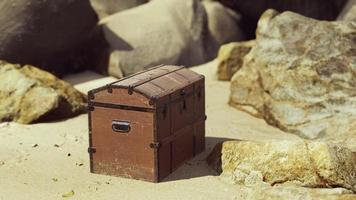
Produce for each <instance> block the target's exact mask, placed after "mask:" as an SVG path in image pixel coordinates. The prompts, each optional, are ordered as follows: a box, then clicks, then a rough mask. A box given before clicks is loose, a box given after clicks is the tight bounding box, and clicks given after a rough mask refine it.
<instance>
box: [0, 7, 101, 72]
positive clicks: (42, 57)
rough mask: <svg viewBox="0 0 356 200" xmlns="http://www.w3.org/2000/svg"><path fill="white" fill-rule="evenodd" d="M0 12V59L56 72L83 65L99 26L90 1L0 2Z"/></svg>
mask: <svg viewBox="0 0 356 200" xmlns="http://www.w3.org/2000/svg"><path fill="white" fill-rule="evenodd" d="M0 13H1V14H0V24H1V26H0V32H1V34H0V43H1V48H0V59H3V60H7V61H9V62H12V63H20V64H31V65H35V66H39V67H41V68H43V69H45V70H47V71H50V72H52V73H56V74H62V73H66V72H72V71H76V70H78V69H80V68H82V67H84V66H83V65H84V64H83V62H84V60H85V53H84V52H85V51H86V50H87V48H86V45H89V44H87V42H88V41H89V40H90V38H91V37H92V35H91V34H92V32H93V29H95V27H96V25H97V16H96V14H95V12H94V10H93V9H92V7H91V6H90V2H89V0H71V1H69V0H64V1H58V0H45V1H28V0H11V1H1V3H0Z"/></svg>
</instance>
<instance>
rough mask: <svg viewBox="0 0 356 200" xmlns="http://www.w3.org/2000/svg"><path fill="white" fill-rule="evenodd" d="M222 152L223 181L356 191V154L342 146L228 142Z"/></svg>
mask: <svg viewBox="0 0 356 200" xmlns="http://www.w3.org/2000/svg"><path fill="white" fill-rule="evenodd" d="M220 151H221V156H220V157H217V159H220V160H221V161H220V162H221V169H222V174H221V178H222V179H223V180H225V181H227V182H229V183H232V184H242V185H246V186H256V185H261V186H264V185H271V186H274V185H279V184H293V185H299V186H305V187H312V188H318V187H343V188H345V189H348V190H352V191H354V192H355V191H356V174H355V171H356V153H354V152H352V151H351V150H349V149H347V148H343V147H341V146H337V145H336V146H335V145H330V144H327V143H325V142H309V141H303V140H296V141H283V140H282V141H273V140H272V141H265V142H252V141H228V142H224V143H223V144H222V147H221V150H220ZM213 163H219V162H217V161H215V162H213Z"/></svg>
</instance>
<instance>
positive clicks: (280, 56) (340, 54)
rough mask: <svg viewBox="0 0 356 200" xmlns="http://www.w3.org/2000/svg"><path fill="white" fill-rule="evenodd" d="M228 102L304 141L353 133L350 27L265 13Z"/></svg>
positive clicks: (354, 31)
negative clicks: (305, 139)
mask: <svg viewBox="0 0 356 200" xmlns="http://www.w3.org/2000/svg"><path fill="white" fill-rule="evenodd" d="M256 34H257V40H256V45H255V46H254V47H253V48H252V49H251V51H250V52H249V54H247V55H246V56H245V58H244V64H243V67H242V68H241V69H240V70H239V71H238V72H237V73H235V75H234V76H233V77H232V80H231V96H230V104H231V105H234V106H236V107H238V108H240V109H243V110H245V111H248V112H250V113H254V114H255V115H257V116H259V117H263V118H264V119H265V120H266V121H267V122H268V123H269V124H271V125H274V126H277V127H279V128H280V129H282V130H284V131H288V132H292V133H296V134H298V135H300V136H302V137H305V138H310V139H313V138H320V137H322V136H326V137H330V138H334V139H336V138H339V137H340V138H341V137H343V138H344V139H345V140H353V141H355V138H356V137H355V135H356V129H355V127H356V98H355V96H356V25H355V23H354V22H351V21H337V22H328V21H318V20H314V19H310V18H307V17H303V16H301V15H298V14H295V13H292V12H284V13H282V14H278V13H277V12H275V11H273V10H268V11H266V12H265V13H264V14H263V15H262V17H261V19H260V21H259V23H258V28H257V31H256Z"/></svg>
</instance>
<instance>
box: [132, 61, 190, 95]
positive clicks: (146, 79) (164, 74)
mask: <svg viewBox="0 0 356 200" xmlns="http://www.w3.org/2000/svg"><path fill="white" fill-rule="evenodd" d="M183 68H184V67H183V66H180V67H179V68H178V69H175V70H172V71H169V70H167V72H166V73H163V74H160V75H158V76H154V77H148V78H145V79H142V80H140V81H137V82H136V83H133V84H131V85H130V86H129V89H128V90H129V93H132V92H133V90H134V88H135V87H138V86H140V85H143V84H145V83H147V82H149V81H152V80H155V79H157V78H160V77H162V76H166V75H167V74H171V73H173V72H176V71H179V70H181V69H183Z"/></svg>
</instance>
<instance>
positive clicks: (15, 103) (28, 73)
mask: <svg viewBox="0 0 356 200" xmlns="http://www.w3.org/2000/svg"><path fill="white" fill-rule="evenodd" d="M84 108H85V96H84V95H83V94H81V93H80V92H79V91H77V90H76V89H74V88H73V87H72V86H71V85H69V84H68V83H66V82H64V81H62V80H59V79H57V78H56V77H55V76H53V75H52V74H50V73H48V72H45V71H42V70H40V69H38V68H36V67H33V66H30V65H25V66H20V65H13V64H10V63H6V62H4V61H1V62H0V122H4V121H16V122H19V123H24V124H28V123H33V122H41V121H48V120H59V119H63V118H67V117H72V116H74V115H77V114H79V113H81V112H83V111H84Z"/></svg>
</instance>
